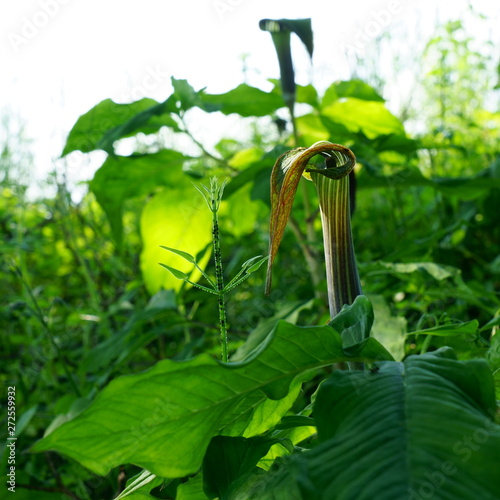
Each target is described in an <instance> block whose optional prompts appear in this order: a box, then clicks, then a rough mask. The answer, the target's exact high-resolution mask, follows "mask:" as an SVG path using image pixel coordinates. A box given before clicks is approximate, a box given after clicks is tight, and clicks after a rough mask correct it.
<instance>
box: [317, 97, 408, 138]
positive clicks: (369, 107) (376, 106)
mask: <svg viewBox="0 0 500 500" xmlns="http://www.w3.org/2000/svg"><path fill="white" fill-rule="evenodd" d="M321 113H322V115H324V116H326V117H327V118H329V119H331V120H333V121H335V122H337V123H340V124H342V125H343V126H344V127H347V128H348V129H349V130H350V131H351V132H362V133H363V134H364V135H366V137H368V138H369V139H374V138H375V137H377V136H379V135H387V134H397V135H401V136H404V135H405V131H404V127H403V124H402V123H401V122H400V121H399V120H398V119H397V118H396V117H395V116H394V115H393V114H392V113H391V112H390V111H389V110H388V109H387V108H386V107H385V106H384V104H383V103H381V102H375V101H365V100H363V99H357V98H355V97H349V98H347V99H346V100H344V101H336V102H334V103H333V104H330V105H329V106H327V107H326V108H324V109H323V110H322V111H321Z"/></svg>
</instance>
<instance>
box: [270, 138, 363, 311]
mask: <svg viewBox="0 0 500 500" xmlns="http://www.w3.org/2000/svg"><path fill="white" fill-rule="evenodd" d="M318 155H319V156H321V157H323V158H324V160H323V161H322V162H319V163H317V162H314V163H312V160H313V158H314V157H318ZM355 164H356V157H355V156H354V154H353V152H352V151H351V150H350V149H348V148H346V147H344V146H341V145H339V144H332V143H331V142H328V141H320V142H317V143H316V144H313V145H312V146H311V147H309V148H296V149H292V150H291V151H288V152H286V153H285V154H283V155H281V156H280V157H279V158H278V160H277V161H276V163H275V165H274V168H273V172H272V175H271V221H270V242H269V261H268V269H267V280H266V293H267V294H268V293H269V292H270V289H271V279H272V265H273V262H274V259H275V257H276V253H277V252H278V247H279V245H280V242H281V239H282V238H283V234H284V231H285V227H286V224H287V221H288V218H289V216H290V212H291V210H292V204H293V199H294V197H295V193H296V191H297V187H298V185H299V181H300V178H301V177H305V178H306V179H308V180H311V181H312V182H314V184H315V186H316V190H317V192H318V198H319V205H320V211H321V223H322V226H323V241H324V247H325V264H326V277H327V286H328V303H329V308H330V315H331V316H332V317H333V316H335V315H336V314H338V313H339V312H340V310H341V309H342V307H343V306H344V305H345V304H352V303H353V302H354V299H355V298H356V297H357V296H358V295H361V293H362V292H361V284H360V281H359V275H358V269H357V266H356V258H355V255H354V245H353V240H352V232H351V214H350V200H349V174H350V173H351V171H352V170H353V169H354V166H355Z"/></svg>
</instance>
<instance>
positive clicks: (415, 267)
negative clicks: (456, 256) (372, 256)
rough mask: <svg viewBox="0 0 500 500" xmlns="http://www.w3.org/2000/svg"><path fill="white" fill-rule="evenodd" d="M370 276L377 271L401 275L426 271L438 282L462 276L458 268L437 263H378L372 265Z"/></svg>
mask: <svg viewBox="0 0 500 500" xmlns="http://www.w3.org/2000/svg"><path fill="white" fill-rule="evenodd" d="M368 269H369V272H370V274H372V273H373V274H377V271H376V270H377V269H379V270H380V272H390V273H395V274H396V273H401V274H408V273H414V272H421V271H425V272H427V273H429V274H430V275H431V276H432V277H433V278H434V279H436V280H438V281H442V280H444V279H447V278H451V277H454V276H458V275H459V274H460V270H459V269H457V268H456V267H452V266H446V265H442V264H436V263H435V262H409V263H403V262H382V261H377V262H376V263H374V264H373V265H370V267H369V268H367V270H368Z"/></svg>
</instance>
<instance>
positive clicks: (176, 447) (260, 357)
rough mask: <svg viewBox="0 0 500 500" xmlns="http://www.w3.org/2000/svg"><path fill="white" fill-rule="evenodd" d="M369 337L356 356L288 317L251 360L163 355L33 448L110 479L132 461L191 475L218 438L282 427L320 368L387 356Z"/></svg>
mask: <svg viewBox="0 0 500 500" xmlns="http://www.w3.org/2000/svg"><path fill="white" fill-rule="evenodd" d="M352 307H353V308H354V309H356V308H358V306H357V305H355V306H352ZM359 314H360V315H361V314H363V312H362V309H360V310H359ZM367 340H368V341H369V342H367V341H364V342H363V343H361V344H359V346H358V347H357V348H356V349H355V348H354V347H353V346H351V348H350V355H349V356H347V355H346V354H345V352H344V350H343V348H342V340H341V334H340V333H338V332H337V331H335V330H334V329H333V328H332V327H330V326H320V327H297V326H293V325H290V324H289V323H285V322H280V323H279V324H278V325H277V327H276V329H275V330H274V333H273V335H271V336H269V337H268V338H267V339H266V341H265V342H263V343H261V344H260V346H259V347H258V348H257V349H256V350H255V351H253V352H252V353H251V355H250V356H249V357H248V358H247V359H246V361H243V362H239V363H226V364H224V363H219V362H217V361H215V360H214V359H213V358H211V357H210V356H208V355H206V354H204V355H200V356H198V357H196V358H194V359H192V360H189V361H184V362H175V361H170V360H165V361H160V362H159V363H157V364H156V365H155V366H154V367H153V368H151V369H150V370H147V371H145V372H142V373H139V374H136V375H128V376H125V377H120V378H117V379H115V380H113V381H112V382H111V383H110V384H109V385H108V386H107V387H106V388H105V389H104V390H103V391H101V393H100V394H99V395H98V397H97V398H96V400H95V401H94V402H93V403H92V405H91V406H90V407H89V408H88V409H87V410H86V411H84V412H83V413H81V414H80V415H78V416H77V417H76V418H75V419H74V420H72V421H70V422H67V423H65V424H63V425H62V426H60V427H59V428H57V429H56V430H55V431H54V432H52V433H51V434H49V435H48V436H46V437H45V438H44V439H42V440H41V441H38V442H37V443H36V444H35V445H34V447H33V451H46V450H55V451H58V452H60V453H63V454H65V455H67V456H69V457H71V458H73V459H75V460H77V461H78V462H80V463H81V464H82V465H84V466H85V467H87V468H89V469H90V470H92V471H94V472H96V473H97V474H101V475H105V474H107V473H108V472H109V470H110V469H111V468H112V467H115V466H117V465H120V464H123V463H133V464H136V465H139V466H141V467H144V468H146V469H147V470H149V471H151V472H152V473H153V474H157V475H158V476H161V477H182V476H185V475H187V474H192V473H194V472H196V471H197V470H198V469H199V467H200V465H201V463H202V459H203V456H204V453H205V450H206V448H207V446H208V444H209V442H210V440H211V438H212V437H213V436H216V435H230V436H243V437H252V436H256V435H259V434H262V433H263V432H265V431H267V430H269V429H270V428H272V427H273V426H274V425H276V424H277V423H278V422H279V421H280V419H281V417H282V416H283V415H285V414H286V412H287V411H288V410H289V408H290V407H291V405H292V404H293V401H294V399H295V398H296V397H297V394H298V391H299V390H300V381H301V380H305V379H307V378H309V377H310V376H312V374H313V373H314V369H316V368H318V367H321V366H325V365H330V364H332V363H335V362H339V361H346V360H352V361H367V360H372V361H373V360H375V359H387V356H388V354H386V351H385V349H383V347H382V346H380V344H378V343H377V342H376V341H375V340H374V339H367ZM389 358H390V356H389ZM290 384H291V385H290ZM291 387H292V391H291ZM290 396H291V397H290ZM165 450H168V452H165Z"/></svg>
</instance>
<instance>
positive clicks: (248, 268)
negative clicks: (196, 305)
mask: <svg viewBox="0 0 500 500" xmlns="http://www.w3.org/2000/svg"><path fill="white" fill-rule="evenodd" d="M226 182H227V181H223V182H222V184H219V182H218V181H217V179H216V178H215V177H213V178H211V179H210V186H203V185H202V186H201V187H198V186H195V187H196V189H197V190H198V191H199V192H200V193H201V195H202V196H203V198H204V200H205V202H206V204H207V206H208V209H209V210H210V211H211V212H212V238H213V249H214V261H215V279H212V278H211V277H210V276H209V275H208V274H207V273H206V272H205V271H204V270H203V269H202V267H201V266H200V265H199V264H198V262H197V261H196V258H195V257H193V256H192V255H191V254H189V253H187V252H183V251H181V250H177V249H175V248H170V247H166V246H163V245H162V246H161V248H164V249H165V250H168V251H169V252H172V253H175V254H176V255H179V256H180V257H182V258H183V259H184V260H187V261H188V262H190V263H191V264H193V266H194V267H193V270H194V269H197V270H198V271H199V272H200V273H201V274H202V276H203V277H204V278H205V279H206V280H207V282H208V285H209V286H208V287H207V286H203V285H200V284H199V283H196V282H195V281H193V280H191V279H190V274H186V273H184V272H182V271H179V270H178V269H174V268H172V267H170V266H167V265H165V264H161V263H160V265H161V266H163V267H164V268H165V269H168V271H170V272H171V273H172V274H173V275H174V276H175V277H176V278H178V279H180V280H184V281H185V282H186V283H189V284H190V285H192V286H194V287H196V288H199V289H200V290H204V291H205V292H208V293H211V294H214V295H217V297H218V304H219V328H220V343H221V357H222V361H224V362H227V360H228V348H227V321H226V301H225V296H226V294H227V293H229V292H230V291H231V290H233V289H234V288H236V287H237V286H238V285H239V284H241V283H243V281H245V280H246V279H247V278H248V277H249V276H250V274H252V273H253V272H255V271H257V269H259V267H260V266H261V265H262V264H263V263H264V262H265V261H266V260H267V256H266V257H262V255H258V256H256V257H253V258H251V259H249V260H247V261H246V262H244V263H243V265H242V266H241V269H240V271H239V272H238V274H236V276H234V278H233V279H232V280H230V281H229V283H227V284H226V285H224V270H223V266H222V253H221V244H220V231H219V217H218V212H219V208H220V204H221V201H222V195H223V193H224V187H225V186H226Z"/></svg>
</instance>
